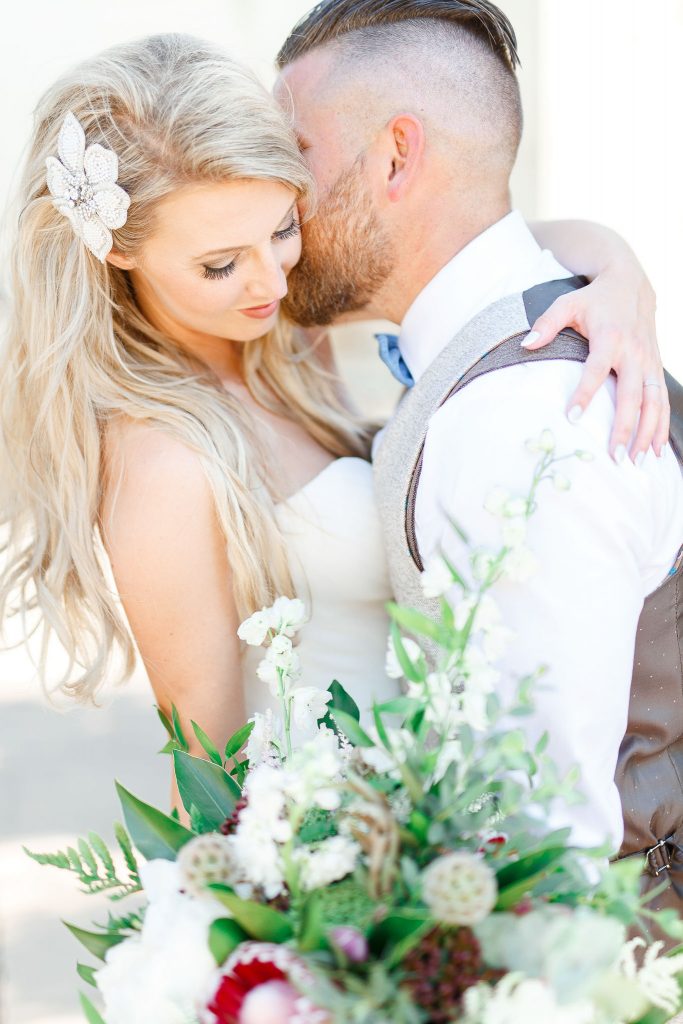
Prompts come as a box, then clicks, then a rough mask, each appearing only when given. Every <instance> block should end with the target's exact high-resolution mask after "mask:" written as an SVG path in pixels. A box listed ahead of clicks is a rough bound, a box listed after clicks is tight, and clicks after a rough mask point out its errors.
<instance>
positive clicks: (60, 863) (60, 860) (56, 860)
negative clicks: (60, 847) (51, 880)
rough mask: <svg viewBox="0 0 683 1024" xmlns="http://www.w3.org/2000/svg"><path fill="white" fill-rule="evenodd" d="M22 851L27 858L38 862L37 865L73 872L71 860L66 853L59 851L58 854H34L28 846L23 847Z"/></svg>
mask: <svg viewBox="0 0 683 1024" xmlns="http://www.w3.org/2000/svg"><path fill="white" fill-rule="evenodd" d="M22 850H23V851H24V853H25V854H26V856H27V857H30V858H31V860H34V861H36V863H37V864H49V865H50V866H51V867H53V868H63V869H65V870H66V871H71V864H70V862H69V858H68V857H67V855H66V854H65V853H62V852H61V851H59V852H58V853H33V852H32V851H31V850H29V849H28V847H26V846H22Z"/></svg>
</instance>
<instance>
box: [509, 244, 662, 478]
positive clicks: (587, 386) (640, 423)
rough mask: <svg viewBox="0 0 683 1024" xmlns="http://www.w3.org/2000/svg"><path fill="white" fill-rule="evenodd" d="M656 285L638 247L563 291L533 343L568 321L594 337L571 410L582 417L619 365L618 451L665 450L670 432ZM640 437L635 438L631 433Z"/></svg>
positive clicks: (536, 327) (613, 447)
mask: <svg viewBox="0 0 683 1024" xmlns="http://www.w3.org/2000/svg"><path fill="white" fill-rule="evenodd" d="M656 304H657V303H656V296H655V293H654V289H653V288H652V285H651V284H650V281H649V280H648V278H647V275H646V274H645V272H644V271H643V268H642V267H641V265H640V263H639V262H638V261H637V259H636V257H635V256H634V255H633V253H632V251H631V250H630V249H629V248H628V247H627V246H625V245H624V251H623V252H622V253H621V255H620V258H619V260H618V261H617V260H615V261H614V262H613V263H612V264H610V265H609V266H606V267H605V268H604V269H603V270H602V271H601V272H600V273H599V274H598V275H597V276H596V277H595V279H594V280H593V281H591V283H590V284H588V285H586V287H585V288H580V289H578V290H577V291H573V292H570V293H569V294H567V295H561V296H560V297H559V298H558V299H557V300H556V301H555V302H554V303H553V305H552V306H550V308H549V309H548V310H547V312H546V313H544V314H543V316H541V317H539V318H538V320H537V321H536V323H534V324H532V327H531V329H532V331H535V332H538V334H539V337H538V339H536V340H535V341H534V342H533V343H532V344H530V345H528V346H527V347H528V348H529V349H532V350H533V349H539V348H543V347H544V346H545V345H548V344H550V342H551V341H552V340H553V338H555V336H556V335H557V333H558V332H559V331H560V330H562V329H563V328H564V327H573V328H574V329H575V330H577V331H579V333H580V334H582V335H584V336H585V337H586V338H587V339H588V342H589V347H590V353H589V356H588V359H587V360H586V365H585V369H584V372H583V376H582V377H581V381H580V383H579V385H578V387H577V389H576V391H575V392H574V394H573V395H572V396H571V398H570V400H569V402H568V404H567V411H568V414H569V415H570V418H571V419H578V418H579V416H580V412H577V411H573V410H576V408H577V407H578V409H579V410H580V411H581V412H583V410H584V409H586V407H587V406H588V405H589V404H590V402H591V400H592V399H593V397H594V395H595V394H596V392H597V391H598V389H599V388H600V387H601V386H602V384H603V383H604V382H605V380H606V379H607V377H608V376H609V374H610V372H611V371H614V373H615V374H616V377H617V408H616V414H615V419H614V427H613V429H612V436H611V438H610V452H611V454H612V456H614V457H617V458H618V457H619V453H620V450H621V453H623V452H624V451H625V450H626V449H628V451H629V454H630V456H631V458H632V459H633V460H634V461H635V460H636V457H637V456H638V454H639V453H641V452H642V453H645V452H647V450H648V448H649V447H650V445H652V447H653V448H654V451H655V453H656V454H657V455H660V453H661V451H662V448H663V446H664V445H665V444H666V442H667V440H668V437H669V414H670V409H669V397H668V393H667V390H666V386H665V383H664V368H663V366H662V360H661V356H660V353H659V347H658V345H657V334H656V328H655V309H656ZM632 438H633V440H632V441H631V439H632Z"/></svg>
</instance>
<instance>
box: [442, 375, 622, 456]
mask: <svg viewBox="0 0 683 1024" xmlns="http://www.w3.org/2000/svg"><path fill="white" fill-rule="evenodd" d="M582 372H583V364H582V363H580V362H576V361H574V360H569V359H548V360H544V361H535V362H522V363H517V364H515V365H514V366H506V367H504V368H501V369H497V370H495V372H490V373H484V374H482V375H481V376H479V377H477V378H475V379H474V380H472V381H471V382H470V383H469V384H467V386H466V387H463V388H462V389H461V390H459V391H457V392H456V393H455V394H453V395H452V396H451V397H449V398H447V399H446V401H445V402H444V403H443V404H442V405H441V406H440V408H439V409H438V410H437V411H436V413H435V414H434V415H433V416H432V418H431V420H430V423H429V429H428V435H429V434H435V435H436V434H441V433H443V432H447V433H450V436H451V438H457V437H459V436H460V437H461V436H472V434H477V435H479V436H486V437H487V438H498V440H499V442H500V444H501V446H502V447H503V448H507V447H509V446H510V445H512V444H516V443H517V442H520V441H521V443H523V442H524V441H525V440H527V439H528V438H529V437H532V436H534V435H535V434H537V433H538V432H539V431H540V430H543V429H546V428H548V429H552V430H555V431H557V432H558V433H560V434H567V435H568V436H569V437H571V436H573V435H575V434H576V429H575V427H574V426H573V425H572V424H570V423H569V421H568V420H567V408H568V403H569V400H570V398H571V396H572V394H573V392H574V391H575V389H576V387H577V385H578V383H579V380H580V378H581V374H582ZM615 395H616V388H615V380H614V378H612V377H610V378H609V379H608V380H607V381H606V382H605V384H603V386H602V387H601V388H600V389H599V390H598V392H597V394H596V396H595V398H594V399H593V401H592V403H591V405H590V406H589V408H588V409H587V410H586V412H585V413H584V417H583V425H584V428H587V429H588V430H589V431H590V433H591V435H592V436H593V437H594V438H595V439H596V440H597V439H600V441H604V442H605V444H607V441H608V438H609V434H610V431H611V427H612V422H613V419H614V409H615Z"/></svg>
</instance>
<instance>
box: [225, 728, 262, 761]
mask: <svg viewBox="0 0 683 1024" xmlns="http://www.w3.org/2000/svg"><path fill="white" fill-rule="evenodd" d="M255 725H256V723H255V722H247V724H246V725H243V726H242V728H241V729H238V730H237V732H235V733H233V734H232V736H231V737H230V739H229V740H228V742H227V743H226V744H225V760H226V761H229V760H230V758H231V757H234V756H235V754H239V752H240V750H241V749H242V747H243V746H244V744H245V743H246V742H247V740H248V739H249V737H250V736H251V734H252V732H253V731H254V726H255Z"/></svg>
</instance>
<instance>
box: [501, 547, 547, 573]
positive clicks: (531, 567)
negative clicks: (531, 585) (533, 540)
mask: <svg viewBox="0 0 683 1024" xmlns="http://www.w3.org/2000/svg"><path fill="white" fill-rule="evenodd" d="M537 572H538V559H537V558H536V555H535V554H534V553H533V551H532V550H531V548H528V547H527V546H526V544H518V545H517V546H516V547H514V548H511V549H510V551H508V553H507V555H506V556H505V559H504V560H503V564H502V566H501V576H503V577H504V578H505V579H508V580H510V581H511V582H512V583H526V581H527V580H528V579H530V578H531V577H532V576H533V575H534V574H535V573H537Z"/></svg>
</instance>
